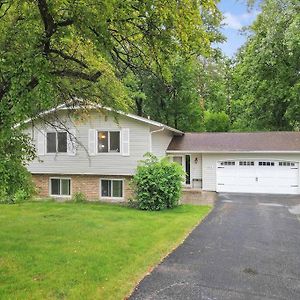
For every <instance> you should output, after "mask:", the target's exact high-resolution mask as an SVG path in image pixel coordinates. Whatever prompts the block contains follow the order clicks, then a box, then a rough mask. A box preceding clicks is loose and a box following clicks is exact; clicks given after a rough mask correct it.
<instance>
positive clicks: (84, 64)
mask: <svg viewBox="0 0 300 300" xmlns="http://www.w3.org/2000/svg"><path fill="white" fill-rule="evenodd" d="M49 53H54V54H57V55H59V56H60V57H62V58H63V59H65V60H70V61H73V62H75V63H77V64H78V65H80V66H81V67H83V68H85V69H87V68H88V65H87V64H86V63H84V62H83V61H81V60H80V59H78V58H76V57H74V56H71V55H68V54H66V53H64V52H63V51H60V50H56V49H52V48H50V49H49Z"/></svg>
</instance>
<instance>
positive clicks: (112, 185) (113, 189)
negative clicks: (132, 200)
mask: <svg viewBox="0 0 300 300" xmlns="http://www.w3.org/2000/svg"><path fill="white" fill-rule="evenodd" d="M123 194H124V193H123V180H122V179H101V197H102V198H123Z"/></svg>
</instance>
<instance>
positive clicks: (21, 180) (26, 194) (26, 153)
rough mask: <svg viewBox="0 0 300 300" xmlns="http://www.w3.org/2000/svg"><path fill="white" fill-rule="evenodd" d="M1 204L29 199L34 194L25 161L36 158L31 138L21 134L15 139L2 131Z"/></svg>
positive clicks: (0, 136)
mask: <svg viewBox="0 0 300 300" xmlns="http://www.w3.org/2000/svg"><path fill="white" fill-rule="evenodd" d="M0 141H1V142H2V141H5V143H1V144H0V145H1V146H0V202H2V203H15V202H18V201H19V200H20V199H22V198H23V200H26V199H29V198H30V197H31V196H32V194H33V192H34V189H33V184H32V182H31V175H30V173H29V172H28V171H27V169H26V166H25V165H24V163H23V162H24V161H26V160H30V159H32V158H33V157H34V152H33V149H32V146H31V145H30V141H29V138H28V137H26V136H23V135H22V134H21V133H19V134H18V135H15V136H13V137H9V136H7V132H6V131H2V132H1V131H0Z"/></svg>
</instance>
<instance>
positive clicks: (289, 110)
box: [232, 0, 300, 130]
mask: <svg viewBox="0 0 300 300" xmlns="http://www.w3.org/2000/svg"><path fill="white" fill-rule="evenodd" d="M299 28H300V14H299V1H295V0H284V1H281V0H280V1H279V0H265V1H263V2H262V5H261V13H260V14H259V15H258V17H257V19H256V21H255V22H254V24H253V25H252V26H251V27H250V36H249V38H248V40H247V42H246V45H245V46H244V47H243V48H242V49H241V51H240V53H239V54H238V57H237V61H236V64H235V67H234V71H233V82H232V84H233V88H234V93H233V101H232V105H233V106H234V107H235V108H237V111H236V112H234V114H233V115H232V121H233V123H234V127H235V128H236V129H238V128H239V127H240V126H241V125H243V127H244V128H245V129H247V130H299V129H300V121H299V120H300V78H299V62H300V30H299Z"/></svg>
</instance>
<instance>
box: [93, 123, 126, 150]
mask: <svg viewBox="0 0 300 300" xmlns="http://www.w3.org/2000/svg"><path fill="white" fill-rule="evenodd" d="M101 131H107V132H108V149H109V148H110V132H112V131H114V132H119V137H120V149H119V150H120V151H119V152H110V151H108V152H99V149H98V134H99V132H101ZM96 155H122V130H121V129H96Z"/></svg>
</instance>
